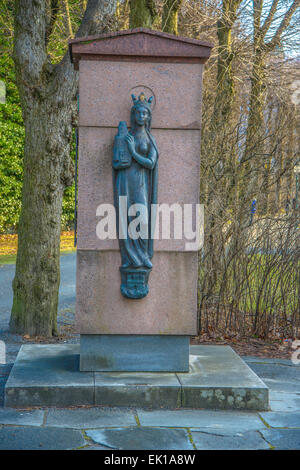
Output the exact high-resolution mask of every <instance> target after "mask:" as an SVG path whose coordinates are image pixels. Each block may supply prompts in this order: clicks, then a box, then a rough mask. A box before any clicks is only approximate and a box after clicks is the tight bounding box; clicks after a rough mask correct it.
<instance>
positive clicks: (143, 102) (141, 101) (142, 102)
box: [131, 92, 153, 111]
mask: <svg viewBox="0 0 300 470" xmlns="http://www.w3.org/2000/svg"><path fill="white" fill-rule="evenodd" d="M131 98H132V101H133V106H134V107H135V108H137V107H138V106H145V107H146V108H147V109H149V111H151V103H152V101H153V96H150V98H149V99H148V100H147V98H146V96H145V93H143V92H142V93H141V94H140V95H139V97H138V98H136V97H135V95H131Z"/></svg>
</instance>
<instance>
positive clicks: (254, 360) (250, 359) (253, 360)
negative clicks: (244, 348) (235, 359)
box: [241, 356, 298, 367]
mask: <svg viewBox="0 0 300 470" xmlns="http://www.w3.org/2000/svg"><path fill="white" fill-rule="evenodd" d="M241 358H242V359H243V361H245V362H246V363H247V364H249V365H250V367H251V364H273V365H274V364H277V365H282V366H290V367H298V366H297V365H296V364H294V363H293V362H292V361H291V359H279V358H278V357H274V358H271V357H255V356H241Z"/></svg>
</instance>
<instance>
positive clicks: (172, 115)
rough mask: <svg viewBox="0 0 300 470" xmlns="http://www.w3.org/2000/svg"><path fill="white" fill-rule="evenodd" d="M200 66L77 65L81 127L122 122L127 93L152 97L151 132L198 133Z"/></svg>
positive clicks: (128, 101) (128, 105)
mask: <svg viewBox="0 0 300 470" xmlns="http://www.w3.org/2000/svg"><path fill="white" fill-rule="evenodd" d="M202 69H203V65H202V64H184V65H183V64H173V63H166V64H162V63H143V62H130V63H129V62H114V61H113V62H110V61H104V62H103V61H99V62H97V61H86V60H81V61H80V82H79V96H80V117H79V124H80V126H101V127H117V126H118V123H119V121H127V120H128V119H129V116H130V108H131V106H132V101H131V93H134V94H139V93H140V92H141V91H143V90H144V91H145V93H146V96H147V97H148V95H149V96H150V95H153V96H154V98H155V108H154V112H153V121H152V127H153V128H161V129H200V124H201V94H202Z"/></svg>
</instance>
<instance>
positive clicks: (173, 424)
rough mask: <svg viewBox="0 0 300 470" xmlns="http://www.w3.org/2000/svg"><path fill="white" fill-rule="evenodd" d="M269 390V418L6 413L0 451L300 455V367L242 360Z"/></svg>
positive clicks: (0, 377) (0, 412) (114, 411)
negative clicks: (206, 451) (233, 451)
mask: <svg viewBox="0 0 300 470" xmlns="http://www.w3.org/2000/svg"><path fill="white" fill-rule="evenodd" d="M244 359H245V360H246V362H247V363H248V364H249V366H250V367H251V368H252V369H253V370H254V371H255V372H256V373H257V374H258V375H259V376H260V377H261V378H262V379H263V380H264V382H265V383H266V384H267V385H268V387H269V388H270V405H271V411H269V412H259V413H255V412H242V411H241V412H238V411H208V410H191V409H186V410H185V409H183V410H182V409H181V410H145V409H129V408H107V407H91V408H60V409H57V408H49V409H34V410H14V409H9V408H3V390H4V383H5V381H6V379H7V376H8V374H9V370H10V367H11V366H10V365H6V366H4V365H2V366H0V397H1V396H2V403H1V406H2V408H1V407H0V449H85V450H92V449H99V450H100V449H105V450H109V449H123V450H133V449H142V450H191V451H192V450H195V449H199V450H200V449H213V450H215V449H249V450H254V449H300V367H299V366H295V365H293V364H292V363H291V362H290V361H287V360H280V359H262V358H250V357H248V358H244Z"/></svg>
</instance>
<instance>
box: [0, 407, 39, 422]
mask: <svg viewBox="0 0 300 470" xmlns="http://www.w3.org/2000/svg"><path fill="white" fill-rule="evenodd" d="M44 415H45V411H43V410H30V411H27V410H15V409H11V408H0V424H17V425H22V426H41V425H42V424H43V420H44Z"/></svg>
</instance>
